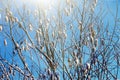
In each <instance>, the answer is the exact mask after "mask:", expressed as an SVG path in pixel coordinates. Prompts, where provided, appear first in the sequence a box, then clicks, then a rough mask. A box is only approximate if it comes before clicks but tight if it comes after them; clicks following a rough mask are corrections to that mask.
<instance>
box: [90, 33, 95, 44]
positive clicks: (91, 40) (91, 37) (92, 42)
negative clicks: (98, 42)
mask: <svg viewBox="0 0 120 80" xmlns="http://www.w3.org/2000/svg"><path fill="white" fill-rule="evenodd" d="M90 42H91V44H94V38H93V36H92V35H90Z"/></svg>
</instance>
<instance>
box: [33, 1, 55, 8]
mask: <svg viewBox="0 0 120 80" xmlns="http://www.w3.org/2000/svg"><path fill="white" fill-rule="evenodd" d="M35 3H36V4H37V5H39V6H40V8H42V9H52V7H53V6H54V4H55V0H36V1H35Z"/></svg>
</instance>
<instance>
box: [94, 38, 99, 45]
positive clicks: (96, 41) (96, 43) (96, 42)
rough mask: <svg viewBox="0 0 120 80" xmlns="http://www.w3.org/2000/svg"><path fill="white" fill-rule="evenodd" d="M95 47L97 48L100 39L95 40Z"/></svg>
mask: <svg viewBox="0 0 120 80" xmlns="http://www.w3.org/2000/svg"><path fill="white" fill-rule="evenodd" d="M94 45H95V47H97V46H98V39H95V42H94Z"/></svg>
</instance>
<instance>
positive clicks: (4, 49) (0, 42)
mask: <svg viewBox="0 0 120 80" xmlns="http://www.w3.org/2000/svg"><path fill="white" fill-rule="evenodd" d="M98 1H99V0H98ZM3 2H4V1H3ZM11 2H12V0H11ZM34 2H35V1H34V0H32V1H30V0H16V3H17V4H16V5H17V6H18V8H19V9H22V4H23V3H24V4H26V5H28V6H29V7H30V8H31V9H34V7H35V6H36V5H35V4H36V3H34ZM1 3H2V0H0V25H3V26H5V27H4V29H3V30H5V31H7V27H8V26H7V25H5V21H4V13H2V12H1V11H4V7H5V6H6V5H1ZM102 3H103V5H102V7H103V8H104V10H105V12H107V11H108V12H109V11H111V12H112V13H113V15H114V16H115V14H116V0H103V2H102ZM56 5H57V4H56ZM12 6H13V7H14V6H15V4H14V3H13V4H12ZM108 7H109V9H108ZM118 7H119V10H118V13H120V0H118ZM15 8H16V7H15ZM12 10H13V11H14V8H13V9H12ZM97 12H98V10H96V13H97ZM16 16H17V15H16ZM118 17H119V19H120V15H118ZM103 22H104V24H107V22H109V23H110V26H111V28H110V30H111V32H112V28H113V26H114V17H112V14H110V13H107V15H106V16H105V19H104V21H103ZM4 39H6V40H7V44H8V46H4ZM12 46H13V45H12V43H11V42H10V41H9V39H8V38H6V37H4V35H3V34H2V33H1V32H0V55H1V56H3V57H5V58H6V59H8V60H10V59H9V58H10V55H8V54H11V52H12V51H13V49H12ZM15 60H16V61H17V62H19V63H21V62H20V61H18V60H19V59H18V57H15ZM35 61H36V60H35ZM28 63H29V60H28ZM21 64H22V63H21Z"/></svg>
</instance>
